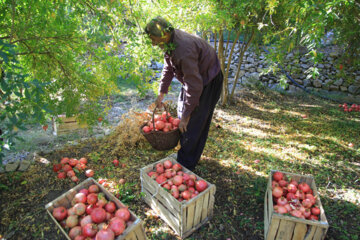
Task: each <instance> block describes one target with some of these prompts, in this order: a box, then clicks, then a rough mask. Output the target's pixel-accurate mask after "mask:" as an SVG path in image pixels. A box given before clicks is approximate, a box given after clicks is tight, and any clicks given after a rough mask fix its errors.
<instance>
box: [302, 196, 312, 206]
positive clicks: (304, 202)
mask: <svg viewBox="0 0 360 240" xmlns="http://www.w3.org/2000/svg"><path fill="white" fill-rule="evenodd" d="M302 205H303V206H304V207H305V208H311V206H312V202H311V200H310V199H308V198H306V199H304V200H303V201H302Z"/></svg>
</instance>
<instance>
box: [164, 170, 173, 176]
mask: <svg viewBox="0 0 360 240" xmlns="http://www.w3.org/2000/svg"><path fill="white" fill-rule="evenodd" d="M168 170H170V169H166V170H165V173H164V175H165V177H166V178H171V177H172V173H171V171H168Z"/></svg>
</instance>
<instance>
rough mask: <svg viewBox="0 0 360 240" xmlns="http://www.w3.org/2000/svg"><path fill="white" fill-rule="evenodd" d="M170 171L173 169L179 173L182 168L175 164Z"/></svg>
mask: <svg viewBox="0 0 360 240" xmlns="http://www.w3.org/2000/svg"><path fill="white" fill-rule="evenodd" d="M172 169H174V170H175V171H176V172H177V171H180V170H181V169H182V166H181V165H180V164H179V163H175V164H174V165H173V166H172Z"/></svg>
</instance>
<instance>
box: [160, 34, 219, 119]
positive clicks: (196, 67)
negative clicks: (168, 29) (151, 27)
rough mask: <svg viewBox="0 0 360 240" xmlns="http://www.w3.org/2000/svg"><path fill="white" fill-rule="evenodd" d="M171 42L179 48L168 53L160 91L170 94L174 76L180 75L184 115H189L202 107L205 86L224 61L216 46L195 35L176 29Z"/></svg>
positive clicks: (178, 77)
mask: <svg viewBox="0 0 360 240" xmlns="http://www.w3.org/2000/svg"><path fill="white" fill-rule="evenodd" d="M170 42H171V43H173V45H174V46H175V49H174V50H172V51H171V52H170V53H165V56H164V58H165V61H164V69H163V72H162V78H161V81H160V92H162V93H167V92H168V88H169V86H170V83H171V81H172V79H173V77H176V78H177V79H178V80H179V81H180V82H181V83H182V84H183V88H184V91H185V104H184V111H183V115H182V116H181V117H187V116H189V115H190V114H191V112H192V111H193V110H194V109H195V107H196V106H198V104H199V99H200V96H201V93H202V90H203V87H204V86H205V85H207V84H208V83H209V82H210V81H211V80H212V79H214V78H215V76H216V75H217V74H218V73H219V72H220V62H219V59H218V57H217V55H216V52H215V49H214V48H213V47H212V46H210V45H209V44H208V42H207V41H205V40H204V39H202V38H199V37H197V36H195V35H191V34H189V33H186V32H184V31H181V30H178V29H175V30H174V33H173V34H172V36H171V40H170ZM170 45H171V44H170Z"/></svg>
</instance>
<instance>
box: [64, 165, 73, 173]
mask: <svg viewBox="0 0 360 240" xmlns="http://www.w3.org/2000/svg"><path fill="white" fill-rule="evenodd" d="M63 170H64V172H68V171H71V170H72V167H71V166H70V165H68V164H65V165H64V166H63Z"/></svg>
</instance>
